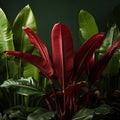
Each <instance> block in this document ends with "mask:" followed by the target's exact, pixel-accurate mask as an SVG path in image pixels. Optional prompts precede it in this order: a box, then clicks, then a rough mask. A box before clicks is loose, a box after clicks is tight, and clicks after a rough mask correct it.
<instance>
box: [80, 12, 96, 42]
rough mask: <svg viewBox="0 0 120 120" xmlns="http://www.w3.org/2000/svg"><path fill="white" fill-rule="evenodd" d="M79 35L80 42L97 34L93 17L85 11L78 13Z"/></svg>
mask: <svg viewBox="0 0 120 120" xmlns="http://www.w3.org/2000/svg"><path fill="white" fill-rule="evenodd" d="M79 33H80V38H81V42H84V41H85V40H87V39H88V38H90V37H91V36H92V35H94V34H96V33H98V27H97V25H96V22H95V19H94V17H93V16H92V15H91V14H90V13H88V12H87V11H85V10H80V12H79Z"/></svg>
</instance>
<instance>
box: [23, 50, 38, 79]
mask: <svg viewBox="0 0 120 120" xmlns="http://www.w3.org/2000/svg"><path fill="white" fill-rule="evenodd" d="M32 54H34V55H37V56H39V54H38V51H37V49H34V51H33V52H32ZM23 66H24V71H23V77H25V78H27V77H29V76H31V77H33V78H34V79H35V80H39V77H40V73H39V72H40V70H39V69H38V68H37V67H36V66H34V65H32V64H30V63H28V62H26V61H24V62H23Z"/></svg>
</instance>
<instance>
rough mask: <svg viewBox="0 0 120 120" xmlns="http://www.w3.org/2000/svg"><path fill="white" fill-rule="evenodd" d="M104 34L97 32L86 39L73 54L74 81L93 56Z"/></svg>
mask: <svg viewBox="0 0 120 120" xmlns="http://www.w3.org/2000/svg"><path fill="white" fill-rule="evenodd" d="M104 37H105V34H104V33H99V34H96V35H94V36H92V37H91V38H90V39H88V40H87V41H86V42H85V43H84V44H83V45H82V46H81V47H80V49H79V51H78V52H77V53H76V56H75V69H76V71H75V81H76V80H77V79H78V78H79V76H80V75H81V73H82V72H83V71H84V70H85V66H87V64H88V60H90V58H91V57H92V56H93V53H94V52H95V50H96V49H97V48H99V47H100V46H101V44H102V42H103V40H104Z"/></svg>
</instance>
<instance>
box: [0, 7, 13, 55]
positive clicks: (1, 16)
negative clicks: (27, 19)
mask: <svg viewBox="0 0 120 120" xmlns="http://www.w3.org/2000/svg"><path fill="white" fill-rule="evenodd" d="M5 50H14V44H13V34H12V30H11V28H10V24H9V22H8V20H7V17H6V15H5V13H4V12H3V10H2V9H1V8H0V53H3V51H5Z"/></svg>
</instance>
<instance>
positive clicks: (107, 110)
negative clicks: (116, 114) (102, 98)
mask: <svg viewBox="0 0 120 120" xmlns="http://www.w3.org/2000/svg"><path fill="white" fill-rule="evenodd" d="M110 111H111V108H110V106H109V105H107V104H103V105H101V106H99V107H98V108H95V115H100V114H101V115H106V114H108V113H110Z"/></svg>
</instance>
